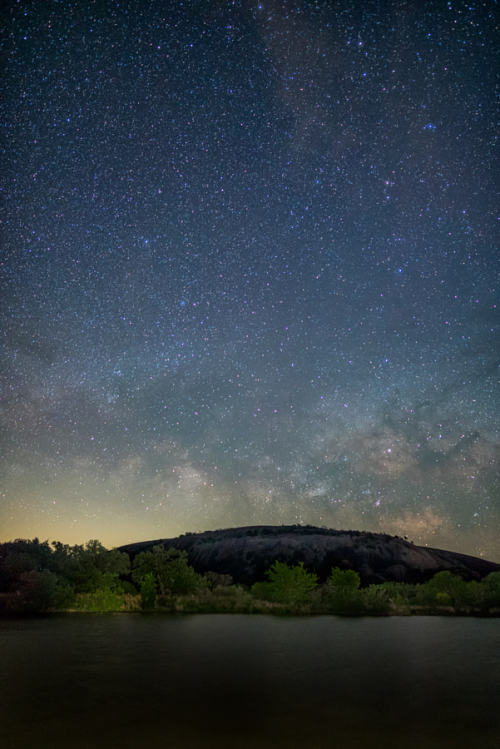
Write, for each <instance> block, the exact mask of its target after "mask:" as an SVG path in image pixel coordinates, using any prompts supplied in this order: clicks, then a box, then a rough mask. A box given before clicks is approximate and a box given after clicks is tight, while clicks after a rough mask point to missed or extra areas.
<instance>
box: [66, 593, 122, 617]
mask: <svg viewBox="0 0 500 749" xmlns="http://www.w3.org/2000/svg"><path fill="white" fill-rule="evenodd" d="M74 608H75V609H76V610H78V611H90V612H93V613H107V612H110V611H122V610H123V609H124V599H123V596H122V595H120V594H118V593H115V592H114V591H113V590H110V589H109V588H99V589H98V590H95V591H93V592H92V593H79V594H77V596H76V597H75V603H74Z"/></svg>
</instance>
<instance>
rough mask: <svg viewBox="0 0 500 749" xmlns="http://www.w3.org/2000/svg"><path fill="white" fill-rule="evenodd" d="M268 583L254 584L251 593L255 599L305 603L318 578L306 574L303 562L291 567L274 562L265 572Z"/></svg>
mask: <svg viewBox="0 0 500 749" xmlns="http://www.w3.org/2000/svg"><path fill="white" fill-rule="evenodd" d="M266 576H267V577H268V579H269V582H268V583H255V584H254V585H253V586H252V588H251V593H252V595H253V596H255V597H256V598H261V599H262V600H265V601H266V600H267V601H277V602H281V603H292V604H301V603H306V602H307V601H308V600H309V599H310V596H311V593H312V592H313V590H314V589H315V588H316V586H317V585H318V576H317V575H315V574H314V573H312V572H308V571H307V570H306V569H305V568H304V564H303V562H301V563H300V564H298V565H296V566H295V567H291V566H289V565H288V564H286V563H285V562H278V561H276V562H274V563H273V564H272V565H271V567H270V568H269V569H268V570H267V572H266Z"/></svg>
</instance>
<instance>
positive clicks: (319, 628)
mask: <svg viewBox="0 0 500 749" xmlns="http://www.w3.org/2000/svg"><path fill="white" fill-rule="evenodd" d="M0 658H1V661H0V663H1V670H0V745H1V746H2V747H4V749H18V748H20V747H23V748H24V747H33V748H34V749H38V748H39V747H43V748H45V747H47V749H48V748H49V747H50V749H59V747H61V748H62V747H65V749H68V747H69V748H70V749H71V748H72V747H76V748H77V749H84V748H85V749H87V748H88V749H99V748H100V747H108V748H109V747H111V748H112V749H114V748H115V747H119V748H120V749H121V748H124V749H136V748H139V747H147V746H148V745H154V746H155V747H162V749H163V748H165V749H191V748H193V749H194V748H198V747H203V748H204V749H205V748H207V749H210V748H211V747H214V749H215V747H217V749H219V748H221V747H222V748H225V747H227V748H228V749H229V747H231V749H240V748H241V749H250V748H252V749H254V748H256V749H268V748H269V749H271V748H272V749H275V748H279V747H287V749H288V748H292V749H293V748H294V747H297V749H298V748H299V747H300V749H303V748H304V747H305V748H306V749H323V748H325V749H327V748H328V749H330V747H331V748H335V749H354V748H355V747H357V748H359V749H377V748H378V747H380V748H382V747H383V748H384V749H391V748H392V747H394V749H401V747H403V746H406V747H409V748H410V749H424V748H425V749H428V748H430V747H432V748H436V749H441V748H442V747H450V749H451V747H453V749H460V748H462V747H463V749H471V748H472V747H481V749H498V747H500V718H499V715H500V709H499V704H498V695H499V693H500V626H499V621H498V619H496V620H495V619H475V618H445V617H387V618H383V617H381V618H370V617H366V618H352V619H349V618H339V617H332V616H320V617H304V618H300V617H290V618H279V617H271V616H256V615H255V616H245V615H224V614H223V615H193V616H158V615H151V616H148V615H140V614H139V615H135V614H115V615H112V614H111V615H92V614H82V615H67V616H60V617H59V616H58V617H47V618H39V619H22V620H21V619H9V620H3V621H0Z"/></svg>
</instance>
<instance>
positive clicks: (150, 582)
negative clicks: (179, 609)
mask: <svg viewBox="0 0 500 749" xmlns="http://www.w3.org/2000/svg"><path fill="white" fill-rule="evenodd" d="M155 601H156V580H155V576H154V575H153V573H152V572H147V573H146V574H145V575H144V577H143V579H142V583H141V607H142V608H143V609H154V607H155Z"/></svg>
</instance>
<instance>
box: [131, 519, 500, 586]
mask: <svg viewBox="0 0 500 749" xmlns="http://www.w3.org/2000/svg"><path fill="white" fill-rule="evenodd" d="M155 545H162V546H165V547H166V548H169V547H174V548H176V549H182V550H184V551H186V552H187V553H188V558H189V563H190V564H191V565H192V566H193V567H194V569H195V570H196V572H199V573H205V572H208V571H210V570H211V571H213V572H218V573H221V574H228V575H231V576H232V578H233V580H234V581H235V582H236V583H243V584H246V585H250V584H252V583H254V582H256V581H259V580H264V579H265V572H266V570H267V569H268V568H269V566H270V565H271V564H272V563H273V562H274V561H275V560H276V559H277V560H279V561H280V562H286V563H287V564H291V565H293V564H298V563H299V562H304V565H305V567H306V568H307V569H308V570H310V571H312V572H315V573H316V574H317V575H319V578H320V580H321V581H324V580H326V578H327V577H328V575H329V573H330V570H331V569H332V567H340V568H341V569H354V570H356V571H357V572H359V574H360V577H361V583H362V584H363V585H368V584H372V583H383V582H390V581H392V582H406V583H412V584H414V583H420V582H425V581H427V580H429V579H430V578H432V577H433V575H435V574H436V572H441V571H443V570H449V571H450V572H452V573H453V574H457V575H460V576H461V577H462V578H463V579H464V580H480V579H481V578H483V577H485V576H486V575H488V574H489V573H490V572H497V571H499V570H500V564H496V563H495V562H488V561H486V560H484V559H480V558H478V557H473V556H468V555H467V554H459V553H457V552H452V551H445V550H443V549H433V548H429V547H427V546H425V547H424V546H416V545H415V544H413V543H411V542H409V541H407V540H405V539H402V538H400V537H399V536H390V535H387V534H384V533H370V532H366V531H340V530H333V529H328V528H317V527H314V526H308V525H306V526H299V525H284V526H274V525H255V526H246V527H242V528H226V529H224V530H216V531H205V532H203V533H186V534H184V535H182V536H178V537H176V538H162V539H158V540H156V541H143V542H140V543H134V544H128V545H125V546H121V547H120V551H125V552H127V553H128V554H129V555H130V556H131V557H132V558H133V557H135V556H136V554H138V553H139V552H141V551H148V550H150V549H151V548H152V547H153V546H155Z"/></svg>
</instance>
